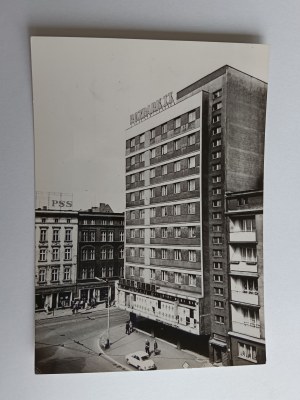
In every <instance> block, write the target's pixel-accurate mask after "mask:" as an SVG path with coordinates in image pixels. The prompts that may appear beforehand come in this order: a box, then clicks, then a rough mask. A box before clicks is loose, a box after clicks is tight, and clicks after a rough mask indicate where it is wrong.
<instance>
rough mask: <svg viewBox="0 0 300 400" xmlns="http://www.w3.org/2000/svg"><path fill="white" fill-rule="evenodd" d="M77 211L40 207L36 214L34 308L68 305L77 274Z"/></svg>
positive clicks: (71, 297) (72, 295) (73, 294)
mask: <svg viewBox="0 0 300 400" xmlns="http://www.w3.org/2000/svg"><path fill="white" fill-rule="evenodd" d="M77 227H78V213H77V212H75V211H56V210H48V209H47V208H46V207H44V208H43V209H37V210H36V213H35V261H36V267H35V270H36V271H35V288H36V291H35V293H36V295H35V308H36V309H37V310H38V309H43V308H46V307H47V306H48V307H49V308H53V309H55V308H60V307H68V306H70V304H71V301H72V299H73V298H74V296H75V291H76V276H77Z"/></svg>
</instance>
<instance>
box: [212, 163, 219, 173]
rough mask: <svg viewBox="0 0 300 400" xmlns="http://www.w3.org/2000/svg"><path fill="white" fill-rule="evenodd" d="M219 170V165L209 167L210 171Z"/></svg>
mask: <svg viewBox="0 0 300 400" xmlns="http://www.w3.org/2000/svg"><path fill="white" fill-rule="evenodd" d="M220 169H221V164H214V165H212V167H211V170H212V171H220Z"/></svg>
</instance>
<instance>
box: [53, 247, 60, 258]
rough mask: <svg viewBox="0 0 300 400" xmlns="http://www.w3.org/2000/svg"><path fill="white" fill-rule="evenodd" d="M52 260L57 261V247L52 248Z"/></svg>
mask: <svg viewBox="0 0 300 400" xmlns="http://www.w3.org/2000/svg"><path fill="white" fill-rule="evenodd" d="M52 260H53V261H59V249H58V248H54V249H53V250H52Z"/></svg>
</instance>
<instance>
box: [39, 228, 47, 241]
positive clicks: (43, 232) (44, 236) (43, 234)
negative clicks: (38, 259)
mask: <svg viewBox="0 0 300 400" xmlns="http://www.w3.org/2000/svg"><path fill="white" fill-rule="evenodd" d="M46 240H47V229H41V231H40V242H46Z"/></svg>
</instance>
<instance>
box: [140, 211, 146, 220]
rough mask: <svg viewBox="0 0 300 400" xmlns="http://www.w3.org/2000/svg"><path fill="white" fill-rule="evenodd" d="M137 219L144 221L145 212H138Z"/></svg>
mask: <svg viewBox="0 0 300 400" xmlns="http://www.w3.org/2000/svg"><path fill="white" fill-rule="evenodd" d="M139 217H140V219H144V218H145V210H140V211H139Z"/></svg>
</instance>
